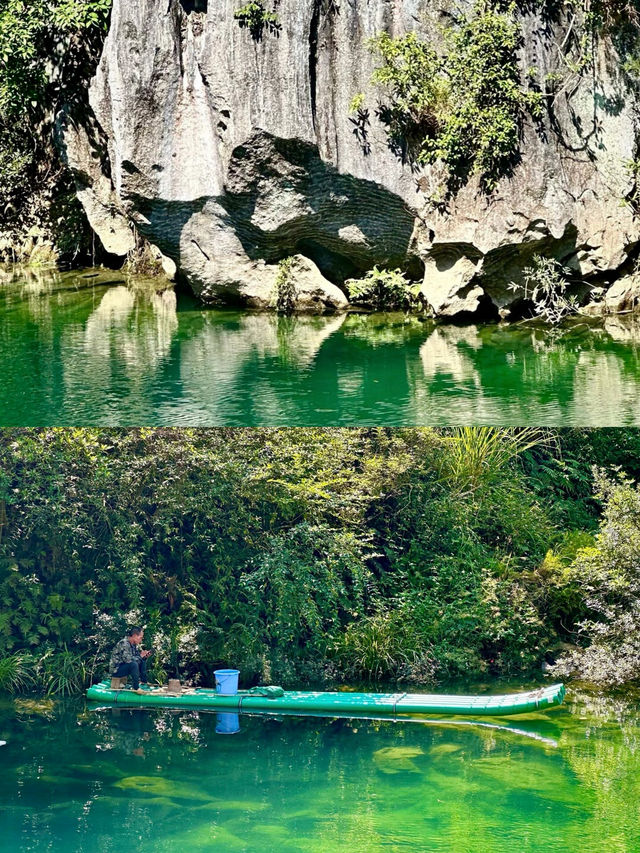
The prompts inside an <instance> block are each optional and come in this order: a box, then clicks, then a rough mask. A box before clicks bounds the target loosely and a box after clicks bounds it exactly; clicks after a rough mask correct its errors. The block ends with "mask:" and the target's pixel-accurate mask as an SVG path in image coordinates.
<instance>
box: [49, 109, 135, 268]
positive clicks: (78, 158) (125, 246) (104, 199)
mask: <svg viewBox="0 0 640 853" xmlns="http://www.w3.org/2000/svg"><path fill="white" fill-rule="evenodd" d="M57 130H58V134H59V136H60V142H61V145H60V149H61V151H62V154H63V159H64V161H65V162H66V164H67V165H68V166H69V167H70V169H71V171H72V172H73V175H74V177H75V181H76V187H77V194H78V198H79V199H80V202H81V204H82V206H83V207H84V210H85V213H86V214H87V219H88V220H89V224H90V225H91V227H92V228H93V230H94V231H95V232H96V234H97V235H98V237H99V238H100V240H101V242H102V245H103V246H104V248H105V250H106V251H107V252H109V253H110V254H112V255H117V256H119V257H126V256H127V255H128V254H129V252H131V251H133V249H134V248H135V245H136V240H135V236H134V233H133V229H132V227H131V222H130V220H129V218H128V216H127V215H126V213H125V211H124V210H123V208H122V204H121V202H120V200H119V198H118V196H117V195H116V193H115V191H114V189H113V184H112V183H111V178H110V177H109V176H108V175H106V174H105V173H104V171H103V169H102V165H101V158H100V153H99V152H98V150H97V146H96V143H95V140H94V139H92V138H91V136H90V134H89V126H83V125H82V124H78V123H77V122H75V121H73V120H72V119H70V118H69V117H68V116H67V115H65V114H62V115H60V116H59V118H58V122H57Z"/></svg>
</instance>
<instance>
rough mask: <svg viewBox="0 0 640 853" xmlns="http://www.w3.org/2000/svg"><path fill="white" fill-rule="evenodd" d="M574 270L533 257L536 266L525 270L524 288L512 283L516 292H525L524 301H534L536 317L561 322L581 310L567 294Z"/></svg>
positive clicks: (544, 258)
mask: <svg viewBox="0 0 640 853" xmlns="http://www.w3.org/2000/svg"><path fill="white" fill-rule="evenodd" d="M570 276H571V270H570V269H569V268H568V267H564V266H562V264H561V263H560V261H557V260H556V259H555V258H546V257H543V256H541V255H534V256H533V266H531V267H525V268H524V270H523V278H524V282H523V285H522V287H521V286H520V285H517V284H513V283H512V284H511V285H510V289H511V290H512V291H514V292H515V293H519V292H522V297H523V299H526V300H528V301H530V302H531V304H532V306H533V311H534V314H535V316H536V317H540V319H542V320H544V321H545V322H547V323H552V324H557V323H560V322H561V321H562V320H564V319H565V317H567V316H569V315H570V314H575V313H576V312H577V311H578V308H579V306H578V300H577V299H576V297H575V296H568V295H567V292H566V291H567V287H568V286H569V284H570V281H569V277H570Z"/></svg>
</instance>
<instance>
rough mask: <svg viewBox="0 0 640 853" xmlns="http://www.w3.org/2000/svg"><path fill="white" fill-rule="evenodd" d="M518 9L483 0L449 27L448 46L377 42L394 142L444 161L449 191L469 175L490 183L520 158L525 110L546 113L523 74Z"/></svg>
mask: <svg viewBox="0 0 640 853" xmlns="http://www.w3.org/2000/svg"><path fill="white" fill-rule="evenodd" d="M514 13H515V3H503V2H496V0H479V2H477V3H476V5H475V8H474V10H473V13H472V14H471V15H469V16H464V15H463V16H461V17H460V20H459V21H458V23H457V25H455V26H453V27H451V28H449V30H448V31H447V33H446V39H445V41H446V49H445V50H444V51H443V52H437V51H436V50H435V49H434V47H432V46H431V45H430V44H428V43H426V42H424V41H421V40H420V39H419V38H418V37H417V36H416V35H415V34H414V33H409V34H408V35H406V36H402V37H399V38H393V37H391V36H390V35H389V34H388V33H382V34H381V35H379V36H378V37H377V38H376V39H374V40H373V42H372V48H373V50H374V51H375V52H376V53H377V54H378V56H379V57H380V59H381V60H382V65H381V67H380V68H378V69H377V70H376V72H375V74H374V77H373V80H374V82H375V83H376V84H378V85H380V86H382V87H384V89H385V90H386V91H387V92H388V93H389V95H390V98H391V103H390V105H389V106H387V107H385V108H383V110H382V111H381V117H382V119H383V121H385V123H386V124H387V125H388V128H389V134H390V139H391V141H392V144H393V145H394V146H395V147H397V148H398V149H399V150H404V152H405V153H406V154H407V155H409V156H410V157H413V158H415V159H417V160H418V161H419V162H422V163H435V162H437V161H441V162H442V163H444V165H445V166H446V168H447V171H448V174H447V185H448V189H449V190H451V189H455V188H457V187H459V186H460V185H461V184H464V183H466V181H467V180H468V178H469V176H470V175H471V174H477V175H479V176H480V178H481V182H482V184H483V186H484V188H485V189H486V190H489V191H490V190H492V189H493V188H494V187H495V185H496V183H497V182H498V180H499V179H500V178H501V177H503V176H504V175H507V174H509V172H510V171H511V169H512V168H513V166H514V165H515V163H516V162H517V158H518V154H519V145H520V137H521V131H522V123H523V118H524V116H525V114H526V113H527V112H529V113H530V114H531V115H533V116H534V117H540V115H541V110H542V96H541V94H540V92H538V91H534V90H532V89H530V88H525V87H524V86H523V85H522V81H521V79H520V78H521V73H520V67H519V64H518V47H519V45H520V41H521V38H522V34H521V29H520V25H519V24H518V23H517V21H516V20H515V17H514Z"/></svg>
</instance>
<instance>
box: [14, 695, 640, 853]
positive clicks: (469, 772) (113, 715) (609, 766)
mask: <svg viewBox="0 0 640 853" xmlns="http://www.w3.org/2000/svg"><path fill="white" fill-rule="evenodd" d="M228 722H229V721H228V720H224V719H223V720H220V719H219V718H217V717H216V715H215V714H207V713H203V712H193V711H191V712H169V711H159V710H155V711H134V710H114V709H105V710H90V709H88V708H87V707H86V706H85V704H84V703H83V702H82V701H79V700H73V701H72V700H69V701H51V700H44V701H42V700H40V701H37V700H16V701H15V702H14V701H13V700H9V699H6V700H4V701H3V702H2V704H1V705H0V740H5V741H7V743H6V745H5V746H3V747H0V760H1V761H2V774H1V775H0V811H1V825H2V834H3V844H4V845H6V846H4V849H7V850H12V851H13V850H16V851H17V850H20V851H50V853H72V851H83V853H84V851H88V850H92V851H98V853H100V851H118V853H120V851H123V850H129V849H135V850H136V851H140V853H147V851H148V853H152V851H167V853H168V851H176V850H178V851H180V853H194V851H208V850H220V851H307V852H308V853H311V851H314V853H332V851H335V853H337V852H338V851H345V850H348V851H371V853H373V851H376V853H377V851H380V852H381V853H382V852H383V851H405V850H406V851H409V850H410V851H456V853H465V851H474V853H475V851H487V853H495V851H525V853H528V851H531V853H533V851H540V850H545V851H552V853H559V852H560V851H583V853H591V851H617V853H632V851H638V850H640V711H639V710H638V705H637V704H633V703H630V702H628V701H626V702H625V701H622V700H616V699H614V698H607V697H591V698H589V697H587V696H584V695H583V696H579V695H576V693H575V691H574V692H573V693H572V692H571V691H570V692H569V702H568V703H567V705H565V706H564V707H562V708H559V709H554V710H552V711H549V712H547V713H545V714H536V715H528V716H526V717H518V718H510V719H504V720H491V721H488V720H485V721H484V722H485V725H476V724H473V723H472V721H458V722H457V723H454V722H452V721H441V722H403V723H394V722H376V721H371V720H335V719H321V718H297V717H283V718H269V717H250V716H249V717H248V716H241V717H240V719H239V725H240V730H239V731H238V732H237V733H236V734H233V735H228V734H227V735H224V734H218V733H217V731H216V729H220V728H221V725H222V727H223V728H224V727H225V724H227V723H228ZM227 728H228V725H227Z"/></svg>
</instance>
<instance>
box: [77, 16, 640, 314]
mask: <svg viewBox="0 0 640 853" xmlns="http://www.w3.org/2000/svg"><path fill="white" fill-rule="evenodd" d="M205 5H206V4H205ZM450 5H452V4H450V3H448V2H439V3H436V2H435V0H394V2H390V0H367V2H365V0H351V2H348V3H346V2H339V0H280V2H279V4H278V6H277V14H278V18H279V24H280V25H279V28H278V29H277V30H276V31H268V30H265V31H264V32H263V33H262V35H261V38H260V39H259V40H256V39H255V38H253V37H252V34H251V33H250V32H249V31H248V30H247V29H243V28H241V27H240V26H239V24H238V22H237V21H236V20H234V11H235V10H236V9H237V8H238V3H237V2H236V0H216V2H215V3H214V2H213V0H209V3H208V11H207V12H206V13H202V12H193V11H192V12H191V13H187V12H186V11H185V7H188V8H193V6H194V4H193V3H190V4H187V3H183V2H181V0H162V2H158V0H114V5H113V12H112V19H111V29H110V33H109V36H108V38H107V41H106V44H105V48H104V53H103V56H102V59H101V62H100V65H99V68H98V72H97V75H96V78H95V80H94V81H93V83H92V86H91V92H90V99H91V104H92V107H93V110H94V113H95V116H96V118H97V121H98V123H99V125H100V127H101V128H102V130H103V132H104V134H105V136H106V139H107V144H108V149H109V160H110V165H111V181H112V183H113V188H114V190H115V193H116V196H117V203H116V205H115V207H116V208H121V209H122V210H123V211H125V212H126V214H127V215H128V216H129V217H130V218H131V219H132V220H133V221H134V222H135V224H136V226H137V227H138V229H139V230H140V231H141V232H142V233H143V234H144V235H145V236H147V237H148V238H149V240H150V241H151V242H153V243H154V244H155V245H157V246H158V247H159V249H160V250H161V251H162V253H163V254H164V255H166V256H167V257H169V258H171V259H172V260H173V261H174V262H175V264H176V266H177V269H178V274H179V275H181V276H183V277H184V278H186V279H187V280H188V281H189V282H190V284H191V286H192V287H193V289H194V291H195V292H196V293H197V294H199V295H201V296H202V297H203V298H204V299H207V300H211V301H216V300H220V299H224V300H231V301H236V302H241V303H245V304H251V305H267V304H268V303H269V301H270V300H271V296H270V293H269V295H267V292H268V291H269V288H270V281H271V279H272V277H273V274H274V269H275V265H276V264H277V262H278V261H279V260H280V259H281V258H283V257H285V256H287V255H300V256H304V257H306V258H308V259H310V261H312V262H313V263H314V264H315V265H316V266H317V267H318V268H319V273H316V272H315V271H313V274H311V273H309V269H307V270H306V273H305V275H307V274H308V275H312V278H313V279H314V282H315V284H314V285H313V291H314V294H315V295H314V296H313V298H310V302H311V303H314V304H316V303H317V304H318V305H322V306H324V307H323V310H324V308H327V307H332V308H334V309H335V308H337V307H340V305H342V304H344V302H343V301H342V300H340V299H338V298H337V296H336V293H335V290H332V289H331V287H329V284H330V283H331V282H333V284H334V285H341V284H342V283H343V282H344V280H345V279H346V278H348V277H352V276H354V275H355V274H358V273H359V272H361V271H364V270H366V269H369V268H371V266H373V265H374V264H376V263H377V264H382V265H391V266H398V265H403V266H408V267H409V269H411V271H412V273H413V275H414V276H416V275H419V274H421V269H422V266H423V265H424V268H425V276H424V286H423V291H424V294H425V296H426V298H427V300H428V301H429V302H430V303H431V305H432V307H433V308H434V310H435V311H436V313H438V314H440V315H443V316H450V315H454V314H457V313H459V312H473V311H475V310H477V309H478V308H479V307H481V306H482V307H484V308H486V306H487V305H488V304H489V305H491V303H492V304H493V306H494V310H496V311H497V310H498V309H500V310H501V311H503V312H506V311H508V310H509V307H510V306H511V305H512V304H513V303H514V302H516V301H517V300H518V299H519V298H520V295H519V294H518V293H517V292H514V291H513V290H512V289H511V288H510V287H509V285H510V283H511V282H516V284H517V283H518V282H520V281H521V271H522V267H523V265H526V264H527V263H530V260H531V257H532V256H533V254H536V253H542V254H550V255H552V256H554V257H556V258H558V259H559V260H561V261H562V262H563V263H564V264H565V265H568V266H570V267H572V268H573V269H574V270H575V271H576V273H577V274H579V275H580V276H581V277H583V278H585V279H587V280H589V281H590V280H592V279H594V278H595V279H596V280H597V279H598V278H599V277H603V276H609V277H610V278H614V277H615V275H616V272H617V271H618V270H619V269H620V268H621V267H623V265H624V264H625V263H626V262H627V260H628V257H629V254H630V253H631V252H632V250H633V248H634V247H635V246H636V245H637V243H638V239H639V235H638V226H637V223H636V221H635V218H634V216H633V212H632V211H631V209H630V208H629V207H625V206H623V205H621V204H620V200H621V199H622V198H623V197H625V196H626V195H628V193H629V192H630V190H631V188H632V186H633V179H632V178H631V177H630V175H629V174H628V171H627V169H626V166H625V163H626V162H627V161H629V160H630V159H631V158H632V157H633V156H634V149H635V103H634V100H633V97H632V96H631V94H630V93H629V92H628V91H627V88H626V86H625V83H624V80H623V77H622V74H621V72H620V70H619V65H620V63H618V62H617V59H616V56H615V52H614V50H613V47H612V46H611V44H610V43H609V42H606V43H605V42H602V43H601V45H600V50H599V54H598V55H597V56H596V58H595V67H594V73H593V74H592V75H585V76H584V78H582V79H581V80H576V81H575V85H573V86H572V87H568V88H567V89H566V90H565V92H564V93H562V94H561V95H559V96H558V97H557V98H556V99H555V102H554V104H553V115H552V119H553V121H552V120H551V118H550V119H549V120H548V121H546V123H545V127H544V128H542V129H536V128H534V127H533V126H528V127H526V128H525V134H524V140H523V152H524V154H523V160H522V163H521V164H520V165H519V166H518V167H517V168H516V169H515V171H514V174H513V176H512V177H511V178H505V179H503V180H502V181H501V182H500V184H499V186H498V188H497V189H496V191H495V192H494V193H493V194H492V195H491V196H486V195H483V194H482V193H481V192H480V191H479V188H478V185H477V183H476V182H474V181H471V182H470V183H469V184H468V185H467V186H466V187H464V188H463V189H462V190H461V191H460V193H459V194H458V195H457V197H456V198H455V199H454V200H453V201H452V202H451V203H450V204H449V205H448V207H447V208H446V209H444V210H443V209H442V208H441V207H439V208H438V209H433V207H432V206H431V204H430V202H429V196H430V192H431V188H432V187H434V186H437V184H438V181H439V180H440V178H439V175H438V169H437V168H435V167H434V168H429V169H423V170H421V171H416V170H415V169H412V167H411V166H410V165H409V164H407V163H405V162H403V161H402V159H401V158H399V157H398V156H397V154H396V153H394V151H393V150H392V146H390V145H389V141H388V138H387V134H386V130H385V127H384V125H383V123H382V122H381V120H380V118H379V115H378V114H377V111H376V107H377V104H378V97H379V94H378V93H377V92H375V91H374V90H373V89H372V87H371V84H370V79H371V74H372V71H373V69H374V65H375V60H374V57H373V56H372V55H371V52H370V49H369V47H368V40H369V39H370V38H371V37H372V36H374V35H376V34H377V33H379V32H380V31H382V30H387V31H389V32H391V33H393V34H401V33H404V32H406V31H408V30H411V29H417V30H418V31H419V32H421V34H422V35H424V36H425V37H433V34H434V33H436V32H438V28H437V26H436V25H437V24H438V23H442V22H444V21H445V18H444V17H443V15H444V14H445V13H446V12H447V8H448V6H450ZM463 5H464V4H463ZM467 5H471V3H470V2H468V3H467ZM200 6H202V3H201V4H200ZM267 6H268V7H269V8H270V4H269V2H268V0H267ZM523 31H524V36H525V39H524V48H523V60H522V61H523V68H527V67H529V66H531V65H535V66H536V68H537V69H538V72H539V77H540V79H543V78H544V75H545V74H546V73H547V72H548V71H553V70H555V69H556V65H557V46H556V44H555V40H556V36H557V33H555V32H554V31H553V26H552V25H548V24H546V23H543V22H542V21H541V20H540V19H539V18H538V17H537V15H536V14H531V15H530V16H529V17H526V18H525V19H524V21H523ZM357 92H363V93H365V96H366V101H365V104H366V106H365V109H364V112H361V113H360V114H359V115H358V116H351V115H350V114H349V104H350V101H351V99H352V98H353V96H354V95H355V94H356V93H357ZM67 144H68V151H69V155H68V156H69V161H70V163H71V165H72V166H73V167H74V168H75V169H76V170H77V171H79V172H82V173H83V174H86V175H87V176H88V177H89V180H88V181H87V187H88V189H89V188H90V189H91V192H92V193H93V195H91V193H90V192H88V191H87V192H85V193H84V194H82V195H81V198H82V200H83V203H84V204H85V206H86V207H87V210H88V212H90V217H92V222H93V223H95V224H94V227H96V229H97V230H98V232H99V233H100V234H101V235H102V234H103V233H104V232H105V231H107V232H108V231H109V229H110V228H112V226H113V223H112V222H110V220H109V219H108V218H106V219H105V220H104V221H100V216H98V215H97V214H96V206H97V208H98V210H99V211H100V210H101V211H103V212H104V210H105V209H106V208H108V205H109V201H108V199H109V198H111V197H110V196H109V195H108V193H107V191H106V190H107V187H104V188H102V181H101V179H100V177H99V176H98V177H97V178H92V177H91V176H90V175H89V172H88V170H87V169H83V168H81V167H80V168H78V165H77V164H78V163H82V162H83V158H84V160H86V156H85V155H83V153H82V151H81V150H79V149H82V144H80V145H79V146H78V145H76V144H75V143H74V142H73V141H72V142H71V143H67ZM74 145H75V149H74ZM103 239H104V238H103ZM108 239H109V237H108V235H107V240H108ZM299 263H302V262H299ZM320 274H321V275H322V276H323V277H324V279H325V281H324V282H322V283H321V282H320V278H319V277H318V276H320ZM318 288H320V289H323V288H324V295H323V296H319V295H318V294H319V290H318ZM300 289H301V291H304V290H305V287H303V286H301V288H300ZM305 298H306V297H305Z"/></svg>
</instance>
